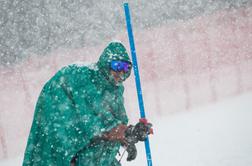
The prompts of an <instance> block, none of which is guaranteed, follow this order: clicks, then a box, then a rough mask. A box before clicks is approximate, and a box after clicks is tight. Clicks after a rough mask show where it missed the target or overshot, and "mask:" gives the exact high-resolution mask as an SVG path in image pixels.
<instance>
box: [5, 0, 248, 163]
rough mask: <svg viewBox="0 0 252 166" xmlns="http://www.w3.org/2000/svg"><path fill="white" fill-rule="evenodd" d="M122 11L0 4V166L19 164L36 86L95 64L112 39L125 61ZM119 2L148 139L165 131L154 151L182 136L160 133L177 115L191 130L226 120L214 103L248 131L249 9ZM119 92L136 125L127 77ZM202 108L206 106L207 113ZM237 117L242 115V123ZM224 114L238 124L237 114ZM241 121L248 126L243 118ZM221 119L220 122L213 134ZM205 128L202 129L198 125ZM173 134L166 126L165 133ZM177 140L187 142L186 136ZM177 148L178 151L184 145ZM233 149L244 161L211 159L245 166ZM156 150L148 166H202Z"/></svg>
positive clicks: (74, 3)
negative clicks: (149, 126)
mask: <svg viewBox="0 0 252 166" xmlns="http://www.w3.org/2000/svg"><path fill="white" fill-rule="evenodd" d="M124 2H126V1H123V0H109V1H105V0H101V1H95V0H54V1H49V0H1V1H0V94H1V95H0V163H1V161H2V163H5V164H7V165H8V163H9V162H7V161H11V160H14V161H15V159H16V158H18V160H17V161H16V164H17V163H19V164H17V165H21V160H22V156H23V153H24V149H25V146H26V141H27V137H28V134H29V130H30V126H31V122H32V118H33V113H34V107H35V104H36V100H37V97H38V95H39V93H40V91H41V89H42V87H43V85H44V84H45V83H46V81H47V80H48V79H50V77H52V76H53V75H54V74H55V72H56V71H57V70H59V69H61V67H63V66H65V65H68V64H71V63H75V62H76V61H82V62H89V63H94V62H96V61H97V60H98V57H99V56H100V55H101V53H102V51H103V49H104V48H105V47H106V45H107V44H108V43H109V42H110V41H113V40H119V41H122V43H123V44H124V45H125V46H126V47H127V49H128V52H129V53H130V50H129V44H128V36H127V30H126V25H125V17H124V10H123V3H124ZM127 2H129V5H130V9H131V16H132V24H133V31H134V35H135V44H136V52H137V56H138V63H139V70H140V75H141V81H142V89H143V97H144V104H145V109H146V114H147V117H148V118H149V119H150V120H152V121H153V122H156V130H158V129H159V128H160V129H161V131H164V132H163V133H159V132H157V135H154V136H153V139H154V140H153V141H154V143H158V142H157V140H159V142H160V143H162V144H165V145H167V147H168V150H169V147H171V145H170V144H169V143H168V142H167V140H169V139H168V138H167V139H165V138H166V137H174V138H177V137H178V136H179V137H180V138H181V137H184V136H186V135H176V134H177V133H169V132H168V131H167V130H168V129H169V128H167V129H164V128H165V126H166V125H168V124H170V126H172V125H174V124H178V123H180V121H179V120H178V119H180V120H181V114H182V116H186V117H188V118H191V119H192V120H195V121H197V120H199V119H201V120H202V119H205V120H206V121H207V119H208V118H207V117H208V116H209V118H211V117H212V118H213V119H215V118H216V117H218V116H221V117H223V119H226V117H228V115H229V112H228V111H227V112H226V113H223V114H220V113H218V112H216V110H217V109H220V110H222V109H226V108H228V109H230V107H225V108H224V106H223V104H219V105H218V103H222V102H224V103H225V104H224V105H225V106H228V105H232V104H233V103H237V105H235V106H234V107H237V109H235V110H233V113H234V112H236V113H237V111H240V114H239V117H240V122H241V123H242V122H244V121H245V120H246V126H252V123H249V121H251V120H252V113H250V112H252V105H251V104H250V101H251V97H252V95H251V94H252V93H251V91H252V47H251V45H252V1H250V0H169V1H167V0H149V1H148V2H147V1H140V0H134V1H133V0H129V1H127ZM125 89H126V90H125V104H126V108H127V112H128V115H129V117H130V122H131V123H135V122H136V121H137V120H138V118H139V113H138V112H139V111H138V103H137V97H136V89H135V83H134V77H133V75H132V76H131V77H130V79H129V80H127V81H126V82H125ZM216 104H217V105H216ZM244 105H245V107H244V108H243V107H242V106H244ZM209 106H215V107H214V109H213V108H212V109H210V108H209ZM241 107H242V108H241ZM240 109H243V110H248V111H247V112H246V114H243V113H242V110H240ZM211 110H215V111H212V112H213V114H211V113H210V112H211ZM199 112H200V113H199ZM204 112H205V114H204ZM198 114H200V115H198ZM209 114H211V115H209ZM231 115H233V117H237V114H231ZM245 117H246V118H248V119H244V118H245ZM195 118H196V119H195ZM174 119H177V120H178V121H176V120H174ZM182 119H183V118H182ZM223 119H220V121H219V122H220V126H222V124H221V122H223ZM159 120H160V121H161V122H160V123H159ZM226 120H227V119H226ZM172 122H174V123H172ZM225 122H226V121H225ZM225 122H224V123H225ZM228 122H229V121H228ZM181 123H183V122H181ZM214 123H215V122H213V121H209V124H208V125H206V126H209V125H212V124H214ZM230 123H232V124H233V126H240V128H244V126H243V124H238V125H237V124H236V123H233V121H232V122H230ZM183 124H184V125H185V124H186V125H190V124H192V123H190V122H188V124H187V123H183ZM200 124H202V123H201V121H199V125H200ZM178 126H179V125H178ZM203 126H204V125H203ZM220 126H216V128H211V127H209V128H208V127H202V128H200V130H199V128H198V127H199V126H197V125H196V126H194V127H192V129H191V130H192V132H193V131H197V133H199V135H198V136H197V137H198V138H200V136H202V135H201V134H202V132H200V131H201V130H204V129H206V130H207V129H208V130H209V131H211V130H214V129H219V128H220ZM228 126H229V125H227V128H226V129H228V131H231V132H230V133H229V134H230V135H236V134H238V133H237V131H240V130H239V129H237V130H233V128H232V125H230V127H228ZM162 129H163V130H162ZM178 129H179V128H177V126H176V125H174V128H170V131H171V130H178ZM181 131H185V132H184V133H185V134H188V133H187V132H186V129H184V130H181ZM225 131H227V130H225ZM251 131H252V129H251V128H248V130H246V131H244V133H240V136H241V137H242V138H244V137H246V138H252V132H251ZM166 132H167V133H169V135H167V134H166ZM203 134H204V133H203ZM212 134H216V133H212ZM210 135H211V132H210ZM216 136H217V137H218V135H216ZM155 137H156V138H155ZM157 138H163V139H157ZM155 139H156V140H155ZM155 141H156V142H155ZM162 141H163V142H162ZM181 141H182V142H186V139H184V140H181ZM222 141H225V140H222ZM174 142H176V141H175V140H172V141H170V143H171V144H172V143H173V144H174ZM241 142H243V143H244V147H245V145H247V146H246V147H247V149H246V150H244V149H242V148H240V150H235V151H234V154H240V153H244V154H246V155H245V157H244V156H243V157H237V156H236V155H234V154H231V155H221V154H227V153H225V151H229V149H225V148H224V149H222V152H223V153H221V154H220V155H219V156H225V157H223V158H222V157H219V156H218V157H216V158H213V159H212V160H216V161H217V162H218V161H220V162H219V163H220V165H225V164H223V163H224V160H225V161H226V160H228V158H232V159H235V161H236V163H237V164H238V165H241V163H240V162H241V161H247V162H246V164H244V166H245V165H247V164H248V163H250V165H251V164H252V160H251V159H250V158H251V157H246V156H247V155H248V156H249V155H250V156H251V155H252V141H251V140H250V141H249V140H247V139H246V141H241V140H239V141H237V142H236V143H237V146H236V147H237V148H238V147H240V144H241ZM166 143H167V144H166ZM202 144H204V143H202ZM205 144H207V143H205ZM205 144H204V145H205ZM165 145H164V146H165ZM177 145H178V146H183V144H181V142H177ZM156 146H157V147H158V146H161V145H156V144H154V145H153V147H152V148H153V149H154V150H153V154H154V156H155V158H156V161H155V162H156V163H158V164H157V165H166V164H167V163H169V162H166V161H170V162H173V163H175V164H173V165H183V163H181V164H178V163H180V161H181V158H182V159H183V158H185V160H184V161H185V163H184V165H186V164H187V165H188V164H189V165H197V164H199V165H207V164H204V162H206V161H205V160H201V158H202V157H199V156H198V157H195V161H197V162H195V161H192V162H191V163H190V162H186V161H187V160H186V157H184V154H183V155H182V154H181V152H179V153H178V155H180V156H181V158H179V157H178V158H177V157H174V156H173V155H174V154H171V155H169V153H168V154H167V158H165V156H164V158H161V157H158V156H159V155H158V153H160V152H164V153H165V152H166V150H165V149H163V150H161V151H160V149H159V148H156V149H155V147H156ZM210 146H211V144H210ZM227 147H229V146H227ZM176 148H177V147H174V149H176ZM140 149H143V147H140ZM174 149H170V150H172V151H174ZM183 150H184V151H185V152H189V153H190V150H192V152H194V154H197V155H198V154H200V153H202V151H201V150H200V149H199V148H198V147H197V146H196V147H193V148H192V149H190V148H189V150H188V149H187V150H188V151H186V150H185V149H183V148H182V149H181V151H183ZM204 150H205V151H206V149H203V151H204ZM207 151H208V152H209V151H211V149H207ZM216 151H218V149H212V151H211V154H210V155H209V154H208V153H205V155H206V156H213V154H215V152H216ZM143 153H144V151H143ZM209 153H210V152H209ZM212 153H213V154H212ZM141 155H142V156H144V155H143V154H141ZM157 158H158V161H157ZM226 158H227V159H226ZM143 160H144V157H142V158H141V157H140V159H139V160H137V161H136V163H143V164H138V165H144V164H145V161H143ZM209 160H210V159H209ZM230 161H234V160H230ZM133 163H134V162H133ZM136 163H134V164H136ZM176 163H177V164H176ZM206 163H207V162H206ZM208 163H209V162H208ZM231 163H234V162H231ZM127 164H128V163H125V165H127ZM11 165H13V163H11ZM209 165H211V164H209ZM213 165H216V163H214V164H213Z"/></svg>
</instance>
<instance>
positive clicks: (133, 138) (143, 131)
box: [124, 119, 153, 161]
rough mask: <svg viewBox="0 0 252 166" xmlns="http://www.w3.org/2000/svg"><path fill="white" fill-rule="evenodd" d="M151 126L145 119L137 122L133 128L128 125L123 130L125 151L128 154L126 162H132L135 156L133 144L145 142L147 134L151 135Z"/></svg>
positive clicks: (135, 150) (135, 151)
mask: <svg viewBox="0 0 252 166" xmlns="http://www.w3.org/2000/svg"><path fill="white" fill-rule="evenodd" d="M151 127H152V124H151V123H148V122H147V120H146V119H140V120H139V122H138V123H137V124H136V125H135V126H133V125H130V126H128V128H127V129H126V130H125V140H126V145H125V144H124V146H125V147H126V151H127V152H128V157H127V161H131V160H134V159H135V158H136V156H137V149H136V146H135V144H136V143H137V142H138V141H145V139H146V138H147V136H148V135H149V134H153V129H152V128H151Z"/></svg>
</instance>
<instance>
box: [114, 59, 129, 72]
mask: <svg viewBox="0 0 252 166" xmlns="http://www.w3.org/2000/svg"><path fill="white" fill-rule="evenodd" d="M110 67H111V69H112V70H114V71H118V72H120V71H124V72H128V71H129V70H130V68H131V64H130V63H129V62H125V61H112V62H111V66H110Z"/></svg>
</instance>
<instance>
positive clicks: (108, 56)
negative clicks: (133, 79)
mask: <svg viewBox="0 0 252 166" xmlns="http://www.w3.org/2000/svg"><path fill="white" fill-rule="evenodd" d="M112 60H121V61H126V62H129V63H131V60H130V57H129V55H128V53H127V51H126V48H125V47H124V46H123V44H122V43H120V42H111V43H109V45H108V46H107V47H106V48H105V49H104V51H103V53H102V54H101V56H100V58H99V60H98V62H97V66H98V69H99V71H100V72H101V73H102V74H103V75H104V76H105V77H106V79H107V80H108V81H109V82H112V83H115V81H114V78H113V76H112V75H111V74H110V70H111V69H110V64H111V61H112ZM130 73H131V70H129V71H128V72H126V73H124V75H123V81H125V80H126V79H127V78H128V77H129V76H130Z"/></svg>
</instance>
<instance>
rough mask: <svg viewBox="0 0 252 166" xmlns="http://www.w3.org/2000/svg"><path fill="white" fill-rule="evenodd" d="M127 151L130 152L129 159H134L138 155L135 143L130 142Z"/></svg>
mask: <svg viewBox="0 0 252 166" xmlns="http://www.w3.org/2000/svg"><path fill="white" fill-rule="evenodd" d="M126 151H127V152H128V157H127V161H132V160H134V159H135V158H136V156H137V149H136V145H135V144H129V145H128V146H127V148H126Z"/></svg>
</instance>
